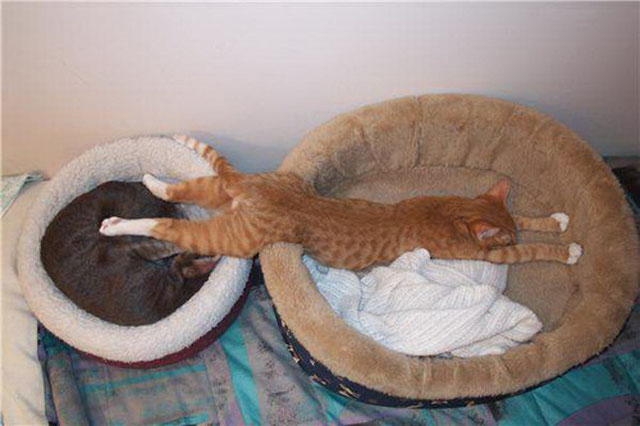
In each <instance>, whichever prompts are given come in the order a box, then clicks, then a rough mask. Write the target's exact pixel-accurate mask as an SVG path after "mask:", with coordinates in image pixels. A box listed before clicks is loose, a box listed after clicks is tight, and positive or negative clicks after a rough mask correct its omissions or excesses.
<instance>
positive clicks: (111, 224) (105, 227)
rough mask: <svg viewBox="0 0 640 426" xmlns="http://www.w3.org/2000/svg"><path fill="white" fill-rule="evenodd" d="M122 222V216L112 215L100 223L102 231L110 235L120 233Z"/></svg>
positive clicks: (103, 233)
mask: <svg viewBox="0 0 640 426" xmlns="http://www.w3.org/2000/svg"><path fill="white" fill-rule="evenodd" d="M121 222H122V218H119V217H116V216H112V217H108V218H106V219H105V220H103V221H102V224H100V233H101V234H102V235H106V236H108V237H112V236H114V235H118V226H117V225H118V224H119V223H121Z"/></svg>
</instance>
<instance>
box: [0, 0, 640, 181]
mask: <svg viewBox="0 0 640 426" xmlns="http://www.w3.org/2000/svg"><path fill="white" fill-rule="evenodd" d="M638 20H639V4H638V3H626V4H614V3H606V4H601V3H555V4H542V3H522V4H505V3H499V4H489V3H475V4H461V3H448V4H386V5H385V4H378V5H214V4H208V5H206V4H201V5H168V4H165V5H153V4H88V3H84V4H53V3H49V4H46V3H40V4H29V3H14V4H7V3H5V4H4V5H3V30H2V31H3V64H4V69H3V116H2V118H3V132H2V136H3V141H2V143H3V146H2V148H3V167H4V170H3V173H16V172H20V171H25V170H30V169H41V170H44V171H46V172H47V173H49V174H51V173H53V172H55V170H57V168H59V167H60V166H61V165H62V164H64V163H65V162H66V161H68V160H70V159H71V158H73V156H75V155H77V154H79V153H80V152H82V151H83V150H85V149H86V148H88V147H90V146H92V145H94V144H96V143H99V142H103V141H108V140H111V139H113V138H117V137H122V136H128V135H134V134H142V133H162V132H174V131H187V130H191V131H193V130H199V131H203V132H207V133H208V134H210V135H212V136H214V137H215V138H216V142H215V144H216V146H217V147H218V148H219V150H220V151H221V152H222V153H224V154H227V155H228V156H229V157H230V158H231V159H232V160H233V161H234V162H235V163H236V164H237V165H238V166H239V168H240V169H242V170H245V171H258V170H269V169H272V168H275V167H276V166H277V165H278V164H279V162H280V160H281V159H282V158H283V157H284V155H285V154H286V153H287V152H288V151H289V150H290V149H291V148H292V147H293V146H294V145H296V144H297V142H298V141H299V140H300V138H301V137H302V136H303V135H304V134H305V133H306V132H307V131H309V130H311V129H312V128H313V127H315V126H316V125H318V124H320V123H322V122H324V121H326V120H328V119H329V118H331V117H332V116H334V115H336V114H338V113H340V112H344V111H347V110H349V109H352V108H354V107H358V106H361V105H364V104H368V103H372V102H378V101H382V100H385V99H388V98H392V97H398V96H403V95H409V94H422V93H430V92H469V93H477V94H486V95H492V96H498V97H503V98H506V99H509V100H513V101H517V102H521V103H524V104H527V105H531V106H535V107H537V108H539V109H541V110H542V111H544V112H546V113H549V114H551V115H553V116H554V117H556V118H557V119H559V120H560V121H562V122H564V123H566V124H568V125H570V126H571V127H573V128H574V129H575V130H576V131H577V132H578V133H579V134H581V135H582V136H583V137H584V138H586V139H587V140H588V141H589V142H590V143H591V144H592V146H594V147H595V148H596V149H597V150H599V151H600V152H601V153H604V154H639V153H640V140H639V135H638V133H639V132H638V121H639V110H638V90H639V86H638V78H639V71H638V55H639V44H638V43H639V42H638Z"/></svg>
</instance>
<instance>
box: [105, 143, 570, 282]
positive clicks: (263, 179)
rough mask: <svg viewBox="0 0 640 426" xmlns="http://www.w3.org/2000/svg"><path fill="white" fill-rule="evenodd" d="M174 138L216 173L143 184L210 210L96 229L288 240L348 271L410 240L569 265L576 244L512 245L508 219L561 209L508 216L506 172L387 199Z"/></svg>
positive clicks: (470, 255)
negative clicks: (457, 192) (244, 166)
mask: <svg viewBox="0 0 640 426" xmlns="http://www.w3.org/2000/svg"><path fill="white" fill-rule="evenodd" d="M175 139H176V140H177V141H178V142H180V143H183V144H185V145H186V146H188V147H189V148H191V149H193V150H195V151H197V152H198V153H199V154H200V155H201V156H202V157H204V158H205V159H206V160H207V161H208V162H209V163H210V164H211V166H212V167H213V169H214V170H215V172H216V176H211V177H201V178H197V179H194V180H190V181H185V182H181V183H177V184H167V183H164V182H162V181H160V180H158V179H156V178H155V177H153V176H151V175H145V177H144V179H143V181H144V183H145V185H146V186H147V188H149V189H150V190H151V192H153V193H154V194H155V195H156V196H158V197H160V198H162V199H164V200H168V201H175V202H178V201H179V202H187V203H196V204H199V205H202V206H204V207H208V208H211V209H219V210H220V214H219V215H216V216H214V217H212V218H210V219H208V220H205V221H198V222H196V221H188V220H174V219H139V220H125V219H120V218H110V219H106V220H105V221H104V223H103V226H102V227H101V229H100V232H102V233H103V234H105V235H122V234H132V235H148V236H153V237H155V238H158V239H161V240H166V241H170V242H173V243H175V244H176V245H178V246H180V247H182V248H184V249H186V250H190V251H193V252H196V253H200V254H221V255H228V256H235V257H245V258H246V257H251V256H253V255H255V254H256V253H257V252H258V251H260V250H261V249H262V248H263V247H264V246H265V245H267V244H270V243H274V242H290V243H298V244H301V245H302V246H303V247H304V248H305V250H306V251H307V252H308V253H309V254H311V255H312V256H313V257H315V258H316V259H317V260H318V261H320V262H322V263H324V264H326V265H328V266H333V267H339V268H347V269H354V270H358V269H362V268H366V267H368V266H371V265H375V264H379V263H387V262H390V261H392V260H394V259H395V258H397V257H398V256H400V255H401V254H402V253H404V252H407V251H409V250H413V249H415V248H418V247H424V248H426V249H428V250H429V251H430V252H431V254H432V255H433V256H434V257H437V258H446V259H453V258H456V259H478V260H488V261H491V262H496V263H520V262H529V261H533V260H549V261H558V262H563V263H568V264H572V263H575V262H577V260H578V258H579V257H580V255H581V253H582V252H581V248H580V246H579V245H577V244H571V245H553V244H542V243H536V244H515V243H516V235H515V232H516V225H517V226H518V227H519V228H520V229H527V230H532V231H541V232H562V231H564V230H565V229H566V227H567V225H568V217H567V216H566V215H565V214H564V213H555V214H554V215H552V216H550V217H544V218H526V217H515V218H514V217H512V216H511V215H510V214H509V212H508V210H507V207H506V198H507V195H508V192H509V183H508V181H506V180H502V181H500V182H498V183H497V184H496V185H495V186H494V187H493V188H492V189H491V190H489V191H488V192H487V193H486V194H482V195H480V196H478V197H476V198H473V199H470V198H462V197H428V196H425V197H416V198H411V199H408V200H404V201H401V202H400V203H397V204H393V205H391V204H381V203H374V202H370V201H365V200H353V199H335V198H327V197H322V196H320V195H319V194H318V193H317V192H316V191H315V190H314V189H313V188H312V187H311V185H309V184H308V183H307V182H305V181H304V180H303V179H301V178H300V177H299V176H297V175H294V174H291V173H280V172H273V173H265V174H251V175H247V174H242V173H240V172H238V171H236V169H235V168H234V167H233V166H231V165H230V164H229V163H228V162H227V160H226V159H225V158H224V157H222V156H220V155H218V153H217V152H216V151H215V150H214V149H213V148H211V147H210V146H208V145H205V144H203V143H201V142H198V141H196V140H195V139H193V138H189V137H185V136H176V137H175Z"/></svg>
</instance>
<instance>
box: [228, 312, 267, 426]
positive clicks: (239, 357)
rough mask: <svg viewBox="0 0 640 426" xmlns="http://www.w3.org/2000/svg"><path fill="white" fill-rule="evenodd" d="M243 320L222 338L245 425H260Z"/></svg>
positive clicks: (239, 320)
mask: <svg viewBox="0 0 640 426" xmlns="http://www.w3.org/2000/svg"><path fill="white" fill-rule="evenodd" d="M241 322H242V321H241V319H240V318H239V319H238V320H236V321H234V322H233V324H232V325H231V327H229V329H228V330H227V331H226V332H225V333H224V334H223V335H222V336H221V337H220V340H219V342H220V345H221V346H222V350H223V351H224V354H225V357H226V358H227V363H228V365H229V373H230V375H231V382H232V383H233V389H234V393H235V396H236V400H237V401H238V405H239V407H240V411H241V412H242V417H243V419H244V422H245V424H248V425H259V424H260V417H261V416H260V406H259V402H258V392H257V391H256V384H255V381H254V380H253V374H252V372H251V368H250V366H251V362H249V354H248V353H247V348H246V346H245V342H244V337H243V336H242V328H241Z"/></svg>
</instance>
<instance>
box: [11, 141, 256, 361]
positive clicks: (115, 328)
mask: <svg viewBox="0 0 640 426" xmlns="http://www.w3.org/2000/svg"><path fill="white" fill-rule="evenodd" d="M144 173H153V174H154V175H157V176H164V177H167V178H175V179H180V180H184V179H192V178H195V177H198V176H204V175H211V174H213V171H212V169H211V168H210V167H209V165H208V164H207V163H206V162H205V161H204V160H203V159H202V158H200V157H199V156H198V155H197V154H196V153H195V152H193V151H191V150H189V149H188V148H186V147H184V146H182V145H181V144H178V143H176V142H175V141H173V140H172V139H170V138H166V137H139V138H133V139H123V140H119V141H116V142H113V143H110V144H106V145H102V146H98V147H96V148H93V149H91V150H89V151H87V152H86V153H84V154H83V155H81V156H80V157H78V158H76V159H75V160H73V161H72V162H70V163H69V164H67V165H66V166H65V167H64V168H62V169H61V170H60V172H59V173H58V174H57V175H56V176H55V177H54V178H53V179H52V180H51V182H49V183H48V185H47V186H46V188H45V189H44V191H43V192H42V194H40V197H39V198H38V200H37V201H36V202H34V204H33V206H32V207H31V211H30V212H29V216H28V217H27V218H26V220H25V224H24V228H23V231H22V235H21V237H20V242H19V245H18V274H19V277H20V282H21V285H22V288H23V291H24V296H25V298H26V300H27V302H28V304H29V306H30V308H31V309H32V311H33V312H34V314H35V315H36V317H37V318H38V320H39V321H40V322H42V324H43V325H44V326H45V327H46V328H47V329H49V330H50V331H51V332H53V333H54V334H55V335H56V336H58V337H59V338H60V339H62V340H64V341H65V342H67V343H68V344H70V345H71V346H73V347H75V348H76V349H78V350H80V351H82V352H84V353H86V354H88V355H90V356H92V357H96V358H99V359H102V360H105V361H107V362H110V363H115V364H117V365H121V366H127V367H152V366H158V365H164V364H168V363H171V362H175V361H178V360H180V359H182V358H184V357H187V356H190V355H192V354H194V353H195V352H197V351H198V350H200V349H202V348H204V347H205V346H206V345H207V344H209V343H210V342H211V341H213V340H214V339H215V338H216V337H217V336H219V335H220V334H221V333H222V332H223V331H224V329H225V328H226V327H227V326H228V325H229V324H230V323H231V322H232V320H233V319H234V318H235V316H236V315H237V314H238V313H239V311H240V309H241V307H242V304H243V303H244V300H245V299H246V297H247V290H246V287H247V286H246V283H247V278H248V275H249V271H250V267H251V261H250V260H246V259H235V258H229V257H225V258H222V259H221V260H220V262H219V263H218V265H217V266H216V268H215V269H214V270H213V271H212V273H211V274H210V276H209V278H208V280H207V281H206V282H205V284H204V285H203V286H202V288H201V289H200V290H199V291H198V292H197V293H196V294H195V295H194V296H193V297H192V298H191V299H189V300H188V301H187V302H186V303H185V304H184V305H182V306H181V307H180V308H178V309H177V310H176V311H175V312H173V313H172V314H171V315H169V316H167V317H165V318H163V319H162V320H160V321H158V322H156V323H154V324H149V325H143V326H135V327H127V326H120V325H116V324H112V323H109V322H107V321H103V320H101V319H99V318H97V317H95V316H93V315H90V314H88V313H87V312H86V311H84V310H82V309H80V308H78V307H77V306H76V305H75V304H74V303H73V302H72V301H71V300H69V299H68V298H67V297H66V296H64V295H63V294H62V292H61V291H60V290H58V288H57V287H56V286H55V285H54V284H53V282H52V281H51V279H50V278H49V276H48V275H47V273H46V272H45V270H44V268H43V266H42V263H41V261H40V240H41V239H42V236H43V235H44V232H45V230H46V227H47V225H48V224H49V222H50V221H51V220H52V219H53V217H54V216H55V215H56V214H57V213H58V211H60V210H61V209H62V208H63V207H64V206H65V205H67V204H68V203H69V202H70V201H71V200H73V199H74V198H75V197H77V196H79V195H80V194H83V193H85V192H87V191H89V190H91V189H93V188H95V187H96V186H98V185H99V184H101V183H104V182H106V181H109V180H121V181H139V180H141V178H142V175H143V174H144ZM182 207H183V208H184V210H185V212H186V213H187V215H188V216H189V217H190V218H202V217H206V215H207V214H208V213H207V212H206V211H205V210H204V209H201V208H198V207H196V206H182ZM96 232H97V230H96Z"/></svg>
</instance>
